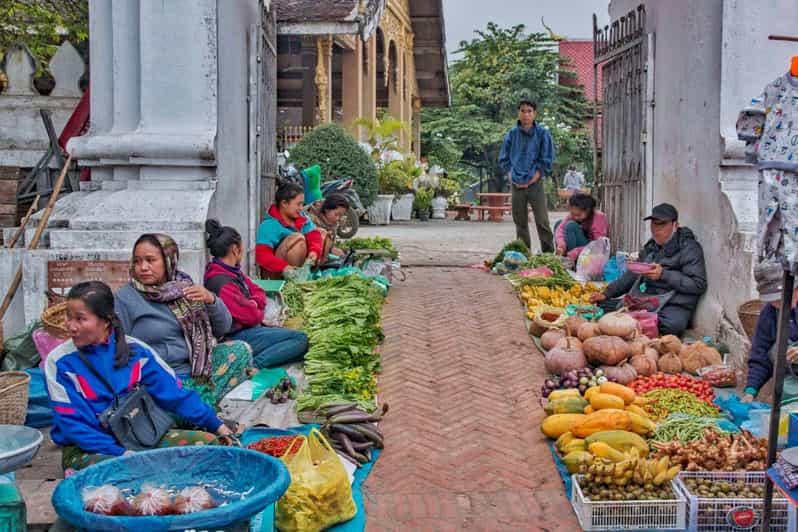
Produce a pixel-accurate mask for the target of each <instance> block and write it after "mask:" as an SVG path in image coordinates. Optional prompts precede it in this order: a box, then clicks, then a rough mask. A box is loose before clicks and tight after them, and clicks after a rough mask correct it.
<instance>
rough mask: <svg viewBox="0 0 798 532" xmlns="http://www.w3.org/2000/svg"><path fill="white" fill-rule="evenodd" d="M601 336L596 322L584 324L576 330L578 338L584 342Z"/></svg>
mask: <svg viewBox="0 0 798 532" xmlns="http://www.w3.org/2000/svg"><path fill="white" fill-rule="evenodd" d="M600 334H601V331H600V330H599V325H598V323H596V322H595V321H589V322H587V323H583V324H582V325H580V326H579V328H578V329H577V330H576V337H577V338H579V339H580V340H581V341H583V342H584V341H586V340H588V339H590V338H593V337H594V336H599V335H600Z"/></svg>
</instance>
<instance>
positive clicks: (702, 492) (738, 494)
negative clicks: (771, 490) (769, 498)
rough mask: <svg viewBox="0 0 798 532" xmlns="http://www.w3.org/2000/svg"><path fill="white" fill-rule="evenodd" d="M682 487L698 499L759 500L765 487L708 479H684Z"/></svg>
mask: <svg viewBox="0 0 798 532" xmlns="http://www.w3.org/2000/svg"><path fill="white" fill-rule="evenodd" d="M683 482H684V485H685V486H687V487H688V488H689V489H690V491H691V492H692V493H694V494H696V495H698V496H699V497H705V498H708V499H737V498H741V499H761V498H762V495H763V494H764V492H765V487H764V486H762V485H757V484H748V483H745V482H725V481H723V480H721V481H717V480H713V479H709V478H702V479H697V478H690V477H688V478H685V479H684V480H683Z"/></svg>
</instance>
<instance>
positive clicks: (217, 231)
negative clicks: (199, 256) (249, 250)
mask: <svg viewBox="0 0 798 532" xmlns="http://www.w3.org/2000/svg"><path fill="white" fill-rule="evenodd" d="M205 233H206V238H205V243H206V244H207V246H208V250H209V251H210V252H211V255H213V256H214V257H215V258H217V259H220V258H222V257H224V256H226V255H227V254H228V253H230V248H231V247H233V246H234V245H236V244H240V243H241V234H240V233H239V232H238V231H236V230H235V228H233V227H227V226H224V225H222V224H220V223H219V220H214V219H210V220H208V221H206V222H205Z"/></svg>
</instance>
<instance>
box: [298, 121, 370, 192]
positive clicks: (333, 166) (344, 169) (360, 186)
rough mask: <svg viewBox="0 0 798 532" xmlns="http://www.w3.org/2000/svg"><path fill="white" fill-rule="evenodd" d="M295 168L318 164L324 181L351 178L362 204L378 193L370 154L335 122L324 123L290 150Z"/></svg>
mask: <svg viewBox="0 0 798 532" xmlns="http://www.w3.org/2000/svg"><path fill="white" fill-rule="evenodd" d="M290 153H291V157H290V160H291V162H292V163H294V165H295V166H296V167H297V169H301V168H307V167H309V166H313V165H314V164H318V165H320V166H321V175H322V179H324V180H331V179H342V178H345V177H351V178H353V179H354V180H355V190H357V193H358V194H359V195H360V199H361V201H362V202H363V205H365V206H367V207H368V206H369V205H371V204H372V203H373V202H374V198H375V196H376V195H377V167H376V166H375V165H374V161H372V160H371V157H369V154H368V153H366V152H365V151H364V150H363V148H361V147H360V145H359V144H358V143H357V141H356V140H355V139H354V138H353V137H351V136H350V135H349V134H348V133H347V132H346V130H345V129H344V128H343V127H341V126H340V125H338V124H325V125H322V126H319V127H317V128H315V129H314V130H313V131H311V132H310V133H308V134H307V135H305V137H304V138H303V139H302V140H301V141H299V142H298V143H297V145H296V146H294V148H293V149H292V150H291V152H290Z"/></svg>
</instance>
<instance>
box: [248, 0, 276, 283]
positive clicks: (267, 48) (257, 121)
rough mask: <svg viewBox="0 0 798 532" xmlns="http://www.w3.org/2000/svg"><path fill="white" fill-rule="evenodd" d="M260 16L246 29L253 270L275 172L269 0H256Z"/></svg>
mask: <svg viewBox="0 0 798 532" xmlns="http://www.w3.org/2000/svg"><path fill="white" fill-rule="evenodd" d="M260 13H261V20H260V21H258V23H257V24H253V25H252V27H251V29H250V38H249V43H250V54H249V57H250V61H249V198H250V201H249V227H250V232H249V242H250V246H251V247H252V249H250V250H249V253H248V257H249V267H250V273H251V274H255V272H256V271H257V268H256V264H255V238H256V235H257V230H258V225H259V224H260V222H261V220H262V219H263V215H264V213H265V212H266V209H267V208H268V206H269V205H271V203H272V201H273V200H274V183H275V178H276V176H277V22H276V18H275V13H274V8H273V5H272V4H271V2H264V1H263V0H261V2H260Z"/></svg>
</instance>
